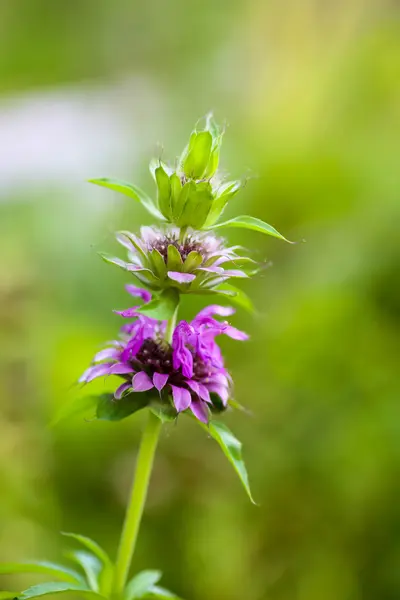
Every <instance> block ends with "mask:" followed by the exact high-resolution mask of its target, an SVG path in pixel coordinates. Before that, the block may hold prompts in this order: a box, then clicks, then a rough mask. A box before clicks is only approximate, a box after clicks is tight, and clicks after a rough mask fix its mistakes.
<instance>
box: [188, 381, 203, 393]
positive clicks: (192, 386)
mask: <svg viewBox="0 0 400 600" xmlns="http://www.w3.org/2000/svg"><path fill="white" fill-rule="evenodd" d="M186 383H187V384H188V386H189V387H190V389H191V390H193V391H194V393H195V394H197V395H198V396H199V394H200V390H199V384H198V383H197V381H192V380H191V379H188V381H187V382H186Z"/></svg>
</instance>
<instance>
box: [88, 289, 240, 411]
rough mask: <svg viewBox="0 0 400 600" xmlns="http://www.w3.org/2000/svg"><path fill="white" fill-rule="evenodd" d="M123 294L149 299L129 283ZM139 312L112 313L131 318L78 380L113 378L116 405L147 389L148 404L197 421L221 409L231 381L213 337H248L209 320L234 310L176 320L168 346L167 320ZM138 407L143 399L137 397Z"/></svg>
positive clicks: (207, 310) (214, 307)
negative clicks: (117, 382)
mask: <svg viewBox="0 0 400 600" xmlns="http://www.w3.org/2000/svg"><path fill="white" fill-rule="evenodd" d="M127 291H128V292H129V293H130V294H132V295H133V296H138V297H141V298H142V299H143V300H144V301H145V302H149V301H150V299H151V296H150V294H149V292H147V291H146V290H141V289H138V288H135V287H134V286H130V285H128V286H127ZM138 308H139V307H138V306H134V307H132V308H128V309H126V310H122V311H116V312H117V314H119V315H121V316H122V317H125V318H129V319H132V318H133V319H135V320H134V321H133V322H130V323H127V324H125V325H123V326H122V328H121V335H120V339H119V340H116V341H113V342H110V343H109V346H108V347H107V348H105V349H104V350H101V351H100V352H98V353H97V354H96V356H95V357H94V359H93V365H92V366H91V367H89V369H87V370H86V371H85V373H84V374H83V375H82V377H81V378H80V381H81V382H84V383H88V382H89V381H92V380H93V379H95V378H97V377H104V376H108V375H117V376H118V377H120V378H121V379H122V383H121V384H120V385H119V386H118V388H117V389H116V391H115V393H114V398H115V400H116V401H120V400H123V399H124V398H125V397H126V396H128V395H129V394H131V393H137V392H141V393H143V392H150V390H152V391H153V392H154V391H156V392H157V393H156V394H150V393H149V394H147V396H146V399H147V403H148V404H152V403H153V405H154V404H156V403H157V401H159V402H160V403H161V404H162V405H163V406H166V407H168V408H169V407H171V408H174V409H175V411H176V414H177V413H179V412H182V411H184V410H186V409H190V410H191V411H192V413H193V414H194V415H195V416H196V417H197V418H198V419H199V420H200V421H203V422H204V423H206V422H208V416H209V409H213V408H216V409H218V410H220V408H221V407H223V408H225V407H226V406H227V403H228V400H229V398H230V397H231V393H232V380H231V377H230V376H229V374H228V372H227V370H226V369H225V366H224V360H223V357H222V354H221V351H220V349H219V347H218V345H217V343H216V341H215V338H216V337H217V336H218V335H222V334H224V335H227V336H229V337H231V338H233V339H236V340H246V339H247V337H248V336H247V335H246V334H245V333H243V332H242V331H239V330H238V329H236V328H235V327H232V326H231V325H230V324H229V323H228V322H227V321H224V322H221V321H218V320H217V319H215V318H214V316H215V315H218V316H222V317H227V316H230V315H232V314H233V313H234V312H235V311H234V309H232V308H230V307H226V306H218V305H211V306H208V307H207V308H205V309H203V310H201V311H200V312H199V313H198V315H197V316H196V317H195V318H194V319H193V320H192V321H191V322H190V323H188V322H186V321H180V323H179V324H178V325H177V326H176V327H175V329H174V331H173V335H172V342H171V343H169V341H168V340H167V339H166V337H165V333H166V326H167V324H166V322H165V321H158V320H156V319H152V318H150V317H146V316H145V315H142V314H140V313H138V312H137V309H138ZM142 403H143V404H146V400H142V399H141V401H140V405H141V406H142ZM170 414H173V413H170Z"/></svg>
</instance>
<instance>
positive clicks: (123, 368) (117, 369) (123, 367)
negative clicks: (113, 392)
mask: <svg viewBox="0 0 400 600" xmlns="http://www.w3.org/2000/svg"><path fill="white" fill-rule="evenodd" d="M127 373H133V369H132V367H131V365H128V364H127V363H122V362H119V363H116V364H115V365H112V366H111V367H110V368H109V370H108V374H109V375H126V374H127Z"/></svg>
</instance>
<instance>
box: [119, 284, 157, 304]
mask: <svg viewBox="0 0 400 600" xmlns="http://www.w3.org/2000/svg"><path fill="white" fill-rule="evenodd" d="M125 289H126V291H127V292H128V294H130V295H131V296H135V297H137V298H141V299H142V300H143V302H150V300H151V294H150V292H148V291H147V290H144V289H143V288H138V287H136V286H135V285H132V284H130V283H128V285H126V286H125Z"/></svg>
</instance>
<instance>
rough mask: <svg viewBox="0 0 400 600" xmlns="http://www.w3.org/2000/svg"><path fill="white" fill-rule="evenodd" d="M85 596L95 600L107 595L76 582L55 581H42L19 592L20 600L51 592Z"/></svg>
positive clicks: (27, 599)
mask: <svg viewBox="0 0 400 600" xmlns="http://www.w3.org/2000/svg"><path fill="white" fill-rule="evenodd" d="M71 593H73V594H74V595H79V596H85V597H86V598H91V599H93V600H99V599H104V598H105V596H102V595H101V594H98V593H97V592H94V591H93V590H89V588H87V587H85V586H84V585H77V584H74V583H60V582H54V581H48V582H46V583H40V584H39V585H33V586H32V587H30V588H28V589H26V590H24V591H23V592H21V593H20V594H18V596H17V598H18V600H29V599H30V598H38V597H39V596H47V595H49V594H71Z"/></svg>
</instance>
